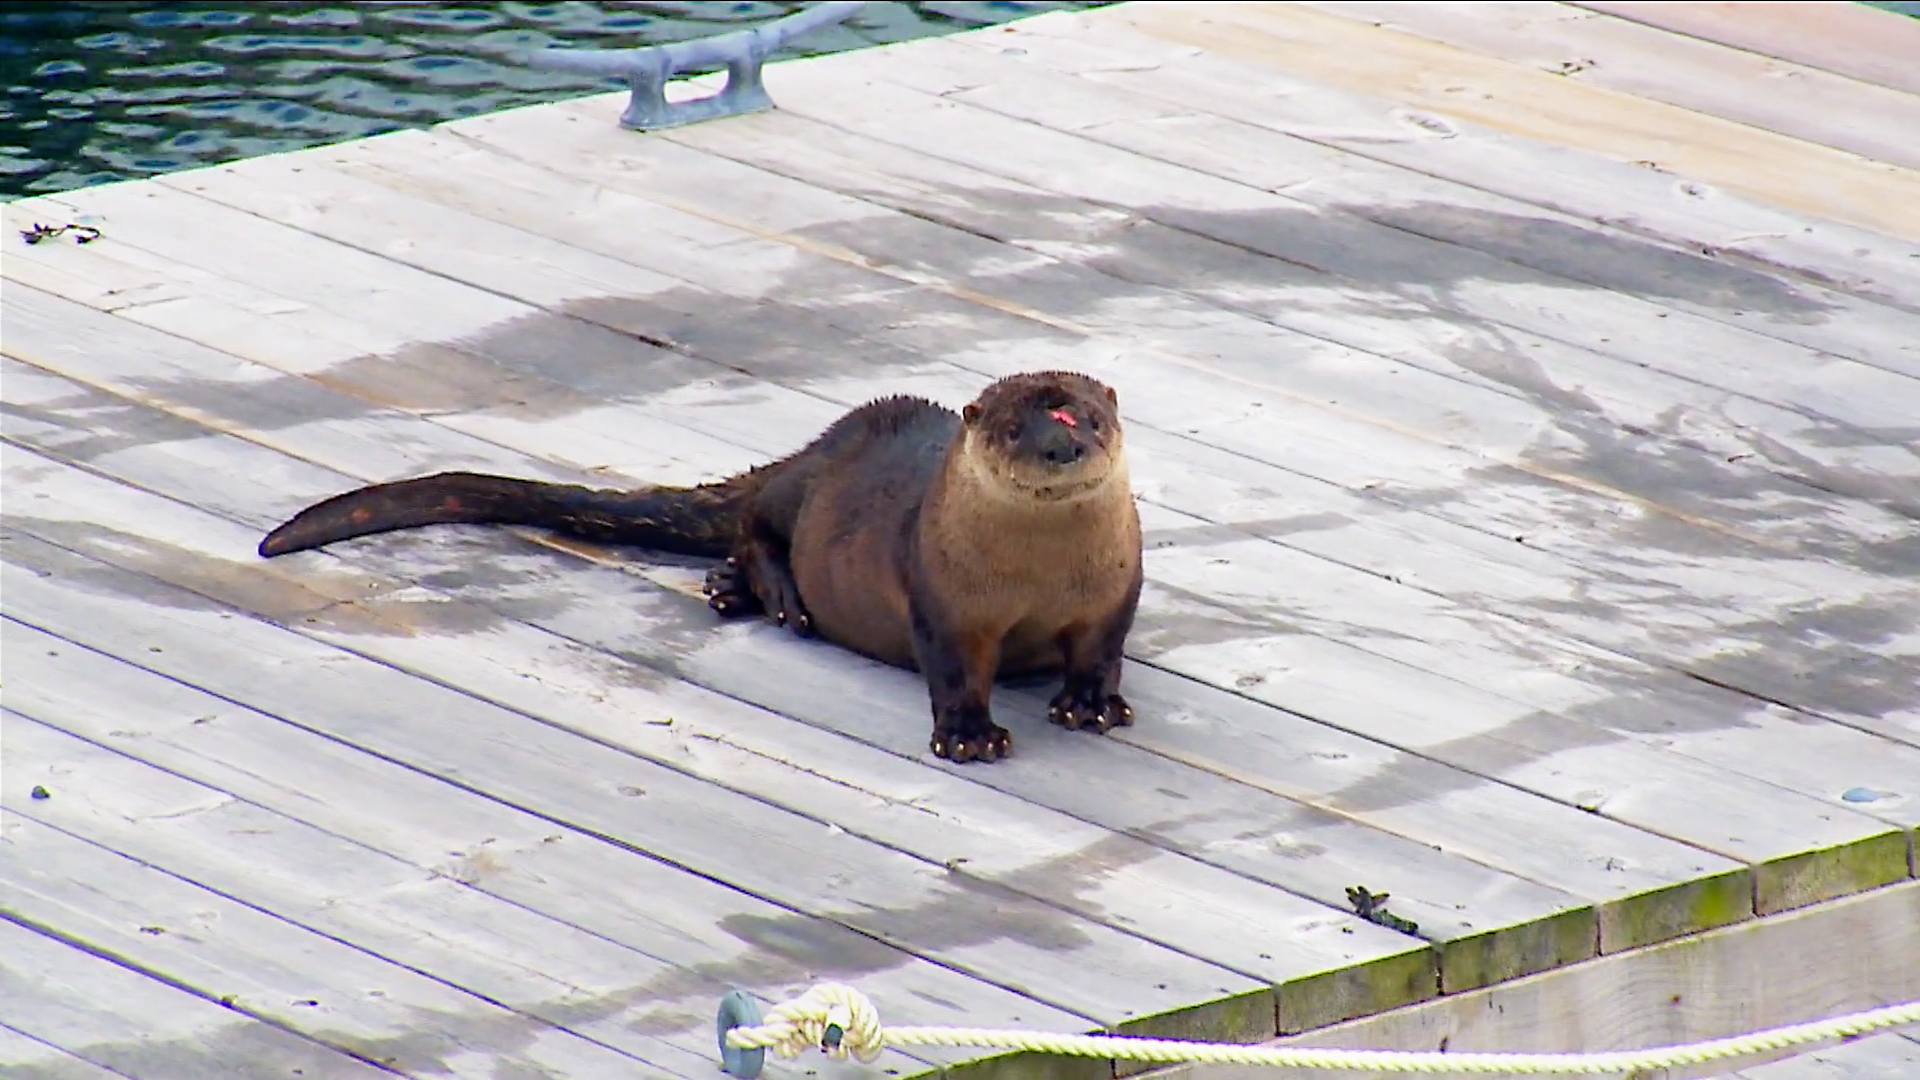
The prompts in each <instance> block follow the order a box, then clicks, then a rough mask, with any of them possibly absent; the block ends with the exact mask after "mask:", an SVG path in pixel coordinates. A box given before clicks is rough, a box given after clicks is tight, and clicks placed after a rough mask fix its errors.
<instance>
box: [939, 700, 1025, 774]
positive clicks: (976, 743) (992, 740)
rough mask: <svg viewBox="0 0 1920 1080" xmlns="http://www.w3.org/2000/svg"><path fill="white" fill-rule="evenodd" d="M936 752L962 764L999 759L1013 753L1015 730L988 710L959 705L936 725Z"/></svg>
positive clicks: (941, 717)
mask: <svg viewBox="0 0 1920 1080" xmlns="http://www.w3.org/2000/svg"><path fill="white" fill-rule="evenodd" d="M932 749H933V756H935V757H939V758H945V759H947V760H948V761H951V762H954V763H955V764H960V763H964V762H968V761H998V760H999V759H1001V758H1003V757H1009V756H1011V755H1012V754H1013V733H1012V732H1011V731H1008V730H1007V729H1006V728H1003V727H1001V726H1000V725H999V724H996V723H994V722H993V717H992V716H991V715H989V714H988V713H987V710H985V709H980V708H964V707H963V708H958V709H953V710H950V711H948V712H946V713H943V714H942V715H941V716H940V718H939V719H938V720H936V721H935V722H934V725H933V742H932Z"/></svg>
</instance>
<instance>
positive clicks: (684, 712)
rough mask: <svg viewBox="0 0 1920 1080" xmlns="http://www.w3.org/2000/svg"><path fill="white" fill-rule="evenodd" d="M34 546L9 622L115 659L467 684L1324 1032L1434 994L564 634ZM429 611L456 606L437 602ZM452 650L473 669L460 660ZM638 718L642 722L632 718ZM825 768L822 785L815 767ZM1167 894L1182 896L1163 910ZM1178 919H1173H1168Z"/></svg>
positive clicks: (1227, 897)
mask: <svg viewBox="0 0 1920 1080" xmlns="http://www.w3.org/2000/svg"><path fill="white" fill-rule="evenodd" d="M16 543H18V541H16ZM32 547H33V550H31V551H28V552H25V553H16V554H10V555H9V558H10V559H14V560H15V561H17V562H21V563H23V564H26V565H30V566H33V567H35V568H38V570H39V571H40V575H41V576H39V577H36V578H25V579H20V578H16V579H15V581H14V583H13V584H12V586H11V588H12V589H13V590H14V595H15V597H16V598H17V603H18V604H20V605H21V607H20V609H19V614H20V618H22V619H26V620H30V621H33V622H35V624H36V625H43V626H46V627H47V628H49V630H51V631H58V632H63V633H72V634H77V635H84V634H85V633H87V632H88V628H89V627H91V626H96V625H99V624H100V621H101V620H112V621H113V623H114V625H115V627H116V628H117V629H116V631H115V635H116V636H115V637H114V641H113V643H112V647H113V648H115V649H116V650H120V651H123V652H125V653H126V654H127V655H129V656H131V657H133V658H134V659H136V660H138V661H140V662H142V663H145V664H147V665H149V666H150V667H152V668H154V669H158V670H160V671H162V672H166V673H173V674H176V675H181V674H184V673H187V672H197V673H198V674H197V676H196V677H197V678H198V679H199V681H201V682H203V683H206V684H208V686H209V687H210V688H212V689H214V690H217V691H219V692H221V693H223V694H225V695H227V696H228V697H231V698H236V699H245V700H253V701H261V700H264V699H266V698H269V697H270V696H271V688H270V686H268V685H265V684H266V680H265V679H264V678H263V677H261V676H257V675H250V674H248V668H249V665H248V664H247V663H246V660H245V658H246V657H247V656H249V655H254V656H258V657H261V658H263V659H264V658H271V659H272V660H273V661H274V664H275V670H279V671H292V670H298V671H300V672H302V673H303V677H304V678H307V679H309V680H311V681H312V682H313V683H314V685H316V686H319V687H323V688H324V687H331V686H334V685H335V684H336V683H337V684H339V685H341V686H346V685H350V684H351V682H352V681H353V680H354V679H356V678H361V679H367V678H373V679H378V678H380V677H381V676H380V675H379V673H377V672H375V673H373V674H368V672H370V671H372V669H371V668H370V667H369V666H368V665H367V664H365V663H361V662H358V661H357V659H356V657H355V656H354V655H350V654H349V652H348V651H349V650H357V651H358V653H359V654H363V655H368V657H369V659H377V660H380V661H384V662H386V663H389V664H392V665H395V666H401V665H404V666H406V667H408V668H410V669H412V670H414V671H417V672H420V673H423V674H424V675H426V676H429V677H434V678H437V679H440V680H443V681H446V682H452V681H453V680H455V679H459V680H461V682H462V684H463V685H464V687H465V688H466V689H467V690H468V692H471V693H476V694H484V695H485V696H487V697H488V698H493V699H500V700H503V701H506V702H510V703H513V704H514V705H517V706H518V707H519V708H520V710H521V711H523V712H525V713H527V714H529V715H533V716H537V717H539V718H541V719H543V720H545V721H547V722H548V723H551V724H553V725H555V726H560V725H563V724H564V725H567V726H568V727H570V728H571V729H572V730H575V731H578V732H580V733H581V734H582V735H584V736H587V737H590V738H596V739H598V740H599V741H601V742H603V743H606V744H608V745H613V746H619V747H622V748H626V749H629V750H630V751H631V752H634V753H636V754H640V755H645V756H650V757H652V758H654V759H656V760H662V761H668V762H672V763H675V764H677V765H678V766H679V767H680V768H682V769H683V770H684V771H689V772H692V773H695V774H698V775H702V776H707V777H710V778H715V779H717V780H724V781H726V782H727V783H729V784H730V785H731V786H732V787H733V788H734V789H737V790H742V791H745V792H747V793H749V794H751V795H755V796H758V797H761V798H764V799H767V800H768V801H774V802H781V803H784V804H786V805H792V806H802V807H806V808H808V809H810V810H811V811H812V812H813V813H815V814H816V815H817V814H820V813H821V812H822V811H826V812H832V813H836V814H839V815H841V818H840V819H841V820H847V821H849V822H851V823H852V824H851V825H850V826H849V827H848V828H849V831H852V832H855V833H858V834H860V835H865V836H869V837H874V838H877V839H880V840H882V841H885V842H890V843H893V844H894V845H895V846H899V847H903V848H915V847H918V848H919V849H921V850H927V849H928V843H929V839H930V838H932V839H933V840H935V841H937V843H938V849H939V851H940V852H941V854H942V855H943V856H944V857H945V858H946V860H947V862H948V863H950V864H951V866H950V870H951V871H952V872H954V873H964V874H966V875H967V876H968V877H969V878H975V879H980V880H983V881H989V882H995V883H999V884H1003V885H1005V886H1006V887H1008V888H1011V889H1014V890H1016V891H1018V892H1022V893H1026V894H1030V895H1034V896H1039V897H1042V898H1045V899H1049V900H1051V901H1053V902H1055V903H1057V904H1059V905H1060V906H1061V907H1063V908H1066V909H1069V910H1072V909H1078V910H1080V911H1081V912H1083V913H1085V914H1087V915H1088V916H1090V917H1104V918H1107V919H1109V920H1110V921H1113V922H1115V923H1116V924H1117V925H1124V926H1129V927H1132V928H1134V929H1135V930H1137V931H1140V932H1145V933H1151V934H1153V935H1154V936H1155V937H1156V938H1158V939H1161V940H1168V941H1173V942H1175V943H1176V944H1178V945H1181V946H1183V947H1185V948H1187V949H1189V950H1191V951H1193V952H1194V953H1196V954H1198V955H1202V956H1209V955H1210V956H1213V957H1215V958H1216V959H1217V960H1218V961H1219V962H1220V963H1221V964H1223V965H1227V966H1232V967H1236V968H1239V969H1244V970H1246V971H1248V972H1249V973H1252V974H1253V975H1255V976H1256V977H1260V978H1263V979H1265V980H1267V981H1268V982H1270V983H1271V984H1273V985H1274V986H1275V988H1276V992H1277V994H1278V995H1279V998H1280V1007H1281V1010H1282V1012H1283V1014H1284V1015H1285V1017H1286V1024H1287V1026H1288V1027H1289V1028H1300V1027H1306V1026H1312V1022H1314V1021H1322V1022H1324V1021H1325V1020H1326V1018H1328V1017H1330V1016H1332V1015H1335V1014H1337V1013H1339V1012H1340V1011H1342V1010H1344V1011H1346V1012H1349V1013H1351V1014H1353V1015H1364V1014H1366V1013H1369V1012H1371V1011H1375V1010H1378V1009H1379V1008H1382V1007H1386V1006H1387V1003H1388V1002H1390V1001H1395V1000H1401V1001H1406V1000H1417V999H1419V998H1420V997H1423V996H1425V992H1426V991H1425V990H1423V989H1422V987H1423V984H1424V986H1425V987H1426V988H1431V986H1432V985H1433V983H1434V975H1433V969H1432V962H1431V958H1430V956H1429V955H1428V954H1427V950H1426V949H1425V948H1424V947H1423V946H1421V945H1420V944H1419V943H1418V942H1416V941H1411V940H1408V939H1405V938H1402V937H1398V936H1396V935H1391V934H1389V933H1387V932H1386V931H1383V930H1380V929H1378V928H1375V927H1371V926H1367V925H1366V924H1364V923H1359V922H1358V921H1357V920H1355V919H1353V918H1352V917H1350V916H1344V915H1340V914H1338V913H1336V912H1334V911H1332V910H1330V909H1327V908H1322V907H1319V906H1317V905H1314V904H1311V903H1307V902H1304V901H1301V900H1299V899H1296V898H1294V897H1291V896H1289V895H1286V894H1284V893H1280V892H1277V891H1276V890H1273V889H1270V888H1265V887H1256V886H1254V885H1252V884H1251V883H1250V882H1248V881H1246V880H1244V879H1239V878H1235V877H1233V876H1231V875H1229V874H1226V873H1222V872H1220V871H1218V870H1214V869H1212V868H1210V867H1207V866H1204V865H1200V864H1196V863H1191V862H1187V861H1185V860H1180V859H1177V858H1172V857H1169V856H1168V855H1167V854H1166V853H1164V852H1161V851H1157V850H1155V849H1153V848H1150V847H1148V846H1147V845H1146V844H1145V843H1144V842H1143V841H1139V840H1133V839H1129V838H1125V837H1118V836H1103V835H1100V834H1098V833H1097V832H1096V831H1095V830H1092V829H1089V828H1087V827H1086V826H1085V825H1082V824H1079V823H1077V822H1074V821H1072V820H1070V819H1066V818H1064V817H1061V816H1058V815H1049V814H1046V813H1043V812H1039V811H1037V810H1035V809H1034V808H1032V807H1027V806H1024V805H1023V804H1020V803H1017V802H1015V801H1014V800H1011V799H1007V798H996V797H994V796H991V795H986V794H984V793H981V792H979V791H977V790H974V789H972V788H970V787H969V786H967V785H964V784H961V783H960V782H959V781H958V780H957V779H955V778H947V777H941V776H937V775H935V776H931V777H930V776H929V775H928V773H927V771H926V770H925V769H924V768H921V767H918V766H914V765H912V764H911V763H909V762H903V761H899V760H894V759H889V758H888V757H887V756H886V755H884V754H882V753H880V752H878V751H877V750H875V749H874V748H871V747H868V746H864V745H862V744H859V743H854V742H850V741H846V740H839V739H833V738H829V737H826V736H825V735H824V734H823V733H816V732H812V731H811V730H809V729H801V728H795V727H793V726H792V725H788V724H784V723H782V721H781V720H780V718H779V717H777V716H770V715H767V714H764V713H759V712H757V711H756V710H753V709H751V708H748V707H744V706H741V705H738V704H734V703H731V702H727V701H725V700H717V699H714V698H712V697H711V696H710V695H701V694H699V693H697V692H688V691H687V690H685V689H682V690H681V691H680V692H678V693H675V692H674V690H673V686H672V684H670V683H668V682H667V681H666V680H661V679H658V678H652V679H649V678H647V677H646V674H645V673H644V672H642V673H641V674H640V675H639V677H638V678H635V677H634V676H632V675H629V677H627V678H625V679H619V680H614V681H612V682H611V683H610V682H609V680H608V678H607V676H608V675H609V674H610V673H614V674H617V673H618V671H619V664H618V661H616V660H614V659H612V658H610V657H608V656H605V655H595V654H594V653H593V652H592V651H591V650H588V649H586V648H583V647H580V646H578V645H575V644H573V643H570V642H565V641H561V640H559V639H553V640H551V641H550V642H548V643H541V644H538V645H533V646H531V647H529V646H528V645H526V644H524V643H525V642H527V641H528V639H530V638H538V637H540V636H542V635H538V634H534V633H532V632H530V631H527V630H525V629H524V628H515V627H512V626H510V625H509V626H498V627H494V628H493V629H491V630H480V629H475V630H469V631H468V632H466V633H464V634H461V635H459V636H458V637H457V638H456V639H454V640H450V641H445V642H440V643H436V642H435V641H433V640H422V638H423V637H425V635H420V634H412V635H408V634H403V633H398V632H389V633H381V631H382V630H383V629H387V628H389V627H396V628H397V627H398V626H399V623H398V622H397V620H401V619H405V618H406V617H407V613H405V612H403V611H396V610H393V609H390V608H389V609H385V610H382V609H379V608H375V609H373V610H368V611H364V612H362V613H361V614H360V615H359V616H357V617H354V618H342V617H341V616H342V615H344V613H336V615H335V616H333V617H331V618H321V619H315V620H312V621H305V620H303V621H302V622H301V623H300V624H299V625H300V628H301V633H302V635H303V637H304V638H306V639H310V640H297V639H295V638H293V637H292V636H290V635H288V634H286V633H284V632H277V631H273V630H271V629H269V628H267V627H263V626H260V625H256V624H254V623H252V622H251V621H247V620H236V619H234V618H232V615H233V613H231V612H225V613H215V612H206V613H198V612H195V610H194V605H193V603H192V602H191V601H192V597H190V596H188V595H186V594H184V593H182V592H180V591H178V590H175V589H172V588H169V587H167V586H164V585H161V584H160V583H158V582H157V581H146V582H142V581H141V580H140V577H139V575H136V574H133V573H131V572H128V571H120V572H118V573H114V572H111V571H109V570H108V569H107V568H106V567H105V566H103V565H98V564H94V563H93V562H92V561H91V560H88V559H85V558H84V557H80V556H77V555H72V554H70V553H69V554H62V553H61V552H59V551H52V552H49V551H48V550H46V549H47V548H49V547H50V545H42V544H34V545H32ZM48 566H58V567H60V568H62V569H63V570H64V571H65V575H64V576H67V577H73V576H76V575H77V574H81V573H84V574H85V575H86V578H85V579H86V580H91V581H94V582H100V583H107V582H111V583H114V584H115V585H117V586H118V587H119V589H120V591H121V592H122V593H124V594H130V595H140V596H150V597H153V598H156V599H160V598H171V600H172V602H171V603H169V604H167V606H165V607H164V608H160V607H159V606H158V605H156V604H153V603H148V604H145V605H140V604H136V603H134V602H132V601H130V600H108V599H103V598H101V596H100V595H99V594H100V593H101V592H102V591H103V590H101V589H99V588H96V589H94V590H93V591H92V592H91V593H81V592H78V591H76V590H74V589H73V588H71V587H68V588H66V589H64V590H63V591H60V592H59V593H58V594H57V595H56V594H55V592H53V591H51V590H54V589H55V588H56V587H57V585H58V578H59V577H60V576H62V575H60V574H59V573H57V572H55V571H53V570H49V569H46V567H48ZM439 606H441V607H443V608H444V607H455V608H458V607H461V606H467V605H464V604H463V603H462V602H459V601H452V600H444V601H441V602H440V604H439ZM443 617H444V615H443ZM119 628H124V635H122V632H121V629H119ZM516 630H518V632H516ZM444 633H445V631H443V632H442V635H440V636H444ZM202 635H204V637H203V636H202ZM375 635H377V637H375ZM95 636H96V637H98V636H99V635H98V634H97V633H96V634H95ZM370 638H372V640H370ZM150 640H176V641H190V642H194V643H195V644H193V645H191V646H182V645H178V644H176V645H172V646H169V647H168V648H167V650H166V651H165V652H164V653H163V654H152V653H151V650H146V651H145V652H143V648H144V647H143V646H142V645H141V644H140V643H141V642H144V641H150ZM323 643H326V644H323ZM329 644H332V645H335V646H337V647H328V645H329ZM516 645H519V646H520V647H519V648H517V649H516ZM461 654H464V655H465V656H466V657H467V658H468V662H467V663H465V664H464V665H463V664H461V663H459V662H458V655H461ZM490 668H491V669H494V670H496V671H497V672H498V674H493V673H491V672H490V671H489V669H490ZM386 677H387V678H388V679H390V678H391V676H386ZM536 680H537V681H536ZM527 684H533V686H534V689H533V690H532V691H531V692H529V691H528V690H526V689H524V688H523V687H524V686H526V685H527ZM635 717H643V718H645V719H643V720H641V721H639V722H637V723H636V721H635V719H634V718H635ZM892 719H896V720H897V718H892ZM690 747H692V748H695V749H689V748H690ZM828 772H831V773H832V774H833V775H831V776H828V775H823V774H826V773H828ZM823 800H824V801H823ZM942 831H944V833H945V835H937V834H939V833H941V832H942ZM442 846H444V845H442ZM602 876H608V875H605V874H603V875H602ZM590 879H591V875H585V874H582V875H577V876H576V878H575V880H577V881H580V882H585V881H587V880H590ZM1056 883H1057V885H1056ZM650 891H651V890H650ZM680 891H682V892H685V891H686V890H685V889H684V888H683V889H682V890H680ZM1176 897H1177V898H1179V899H1180V901H1181V902H1180V903H1179V904H1172V903H1170V901H1171V900H1172V899H1174V898H1176ZM1147 898H1152V899H1151V900H1148V899H1147ZM705 902H706V903H707V904H708V905H709V906H711V901H710V900H708V901H705ZM689 910H692V908H691V907H689ZM654 917H655V918H658V917H659V916H658V915H656V916H654ZM1176 918H1177V919H1179V920H1181V921H1182V922H1184V923H1185V925H1184V926H1182V925H1176V924H1175V922H1174V920H1175V919H1176ZM738 966H740V967H741V968H742V969H743V970H745V969H747V968H748V967H749V966H750V965H749V964H748V963H747V962H745V961H742V962H741V963H740V964H739V965H738ZM767 966H768V967H769V970H772V969H773V967H774V965H772V964H771V963H770V962H768V964H767Z"/></svg>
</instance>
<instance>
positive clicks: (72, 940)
mask: <svg viewBox="0 0 1920 1080" xmlns="http://www.w3.org/2000/svg"><path fill="white" fill-rule="evenodd" d="M9 711H10V710H9ZM0 919H4V920H6V921H7V922H9V923H12V924H13V925H15V926H18V927H20V928H21V929H23V930H28V931H31V932H33V933H35V934H38V935H40V936H41V937H43V938H46V939H47V940H49V941H55V942H59V943H60V944H62V945H65V946H66V947H68V948H70V949H74V950H77V951H79V952H83V953H86V954H87V955H89V956H94V957H98V958H99V959H101V960H105V961H106V962H108V963H110V964H112V965H114V966H115V967H118V968H120V969H122V970H124V971H128V972H132V973H133V974H135V975H138V976H140V977H141V978H143V979H148V980H150V981H152V982H155V983H158V984H159V985H161V986H165V987H168V988H170V989H173V990H178V991H179V992H181V993H183V994H188V995H191V996H192V997H195V998H198V999H200V1000H201V1001H204V1002H206V1003H208V1004H210V1005H217V1006H219V1007H221V1008H223V1009H228V1010H231V1011H233V1012H235V1013H238V1014H240V1015H242V1016H245V1017H247V1018H248V1019H251V1020H252V1021H254V1022H255V1023H258V1024H265V1025H266V1026H268V1027H271V1028H275V1029H277V1030H279V1031H283V1032H285V1033H286V1034H288V1035H291V1036H293V1037H294V1038H296V1039H300V1040H301V1041H303V1042H310V1043H313V1044H314V1045H316V1046H319V1047H323V1048H325V1049H327V1050H330V1051H332V1052H334V1053H336V1054H340V1055H342V1056H343V1057H348V1058H352V1059H353V1060H355V1061H357V1062H360V1063H361V1064H363V1065H367V1066H370V1067H372V1068H374V1069H377V1070H379V1071H380V1072H383V1073H387V1074H389V1075H392V1076H404V1075H405V1074H404V1073H401V1072H397V1071H395V1070H394V1069H392V1068H390V1067H389V1066H388V1065H387V1063H386V1062H383V1061H379V1060H376V1059H374V1058H372V1057H369V1056H367V1055H366V1054H364V1053H362V1052H360V1051H359V1050H357V1049H355V1048H354V1047H352V1046H350V1045H346V1044H344V1043H336V1042H332V1041H329V1040H327V1039H324V1038H321V1037H319V1036H318V1035H316V1034H314V1033H311V1032H306V1031H302V1030H300V1029H299V1028H297V1027H295V1026H293V1025H291V1024H287V1023H285V1022H283V1021H281V1020H280V1019H279V1018H278V1017H275V1016H272V1015H269V1014H265V1013H262V1012H260V1011H258V1010H255V1009H250V1008H248V1007H246V1006H245V1005H243V1004H240V1003H238V1002H235V1001H233V1000H231V999H228V998H222V997H218V996H215V995H213V994H211V993H209V992H207V991H205V990H202V989H200V988H199V987H196V986H193V985H190V984H188V983H186V982H183V981H181V980H179V979H176V978H173V977H172V976H170V975H168V974H166V973H165V972H163V971H157V970H155V969H153V968H150V967H147V966H146V965H143V964H138V963H135V962H134V961H132V960H130V959H128V958H126V957H124V956H120V955H119V954H117V953H114V952H111V951H108V950H106V949H102V948H99V947H98V946H95V945H93V944H92V943H90V942H87V941H85V940H82V939H80V938H77V937H74V936H73V935H71V934H66V933H63V932H61V931H60V929H59V928H57V927H53V926H47V925H44V924H42V923H39V922H37V921H35V920H33V919H30V918H28V917H26V916H24V915H21V914H19V913H17V912H13V911H8V910H6V909H5V908H0Z"/></svg>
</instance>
